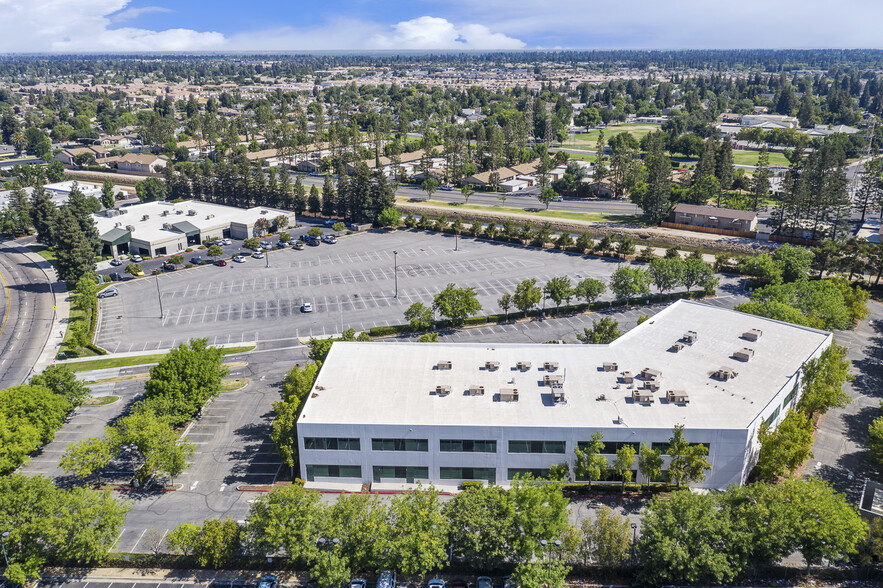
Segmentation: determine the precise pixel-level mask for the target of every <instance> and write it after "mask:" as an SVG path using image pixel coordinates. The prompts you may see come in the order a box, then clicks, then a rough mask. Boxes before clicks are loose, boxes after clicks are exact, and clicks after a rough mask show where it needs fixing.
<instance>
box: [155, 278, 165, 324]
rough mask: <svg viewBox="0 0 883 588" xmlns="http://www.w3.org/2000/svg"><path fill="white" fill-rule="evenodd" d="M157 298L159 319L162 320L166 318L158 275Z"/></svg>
mask: <svg viewBox="0 0 883 588" xmlns="http://www.w3.org/2000/svg"><path fill="white" fill-rule="evenodd" d="M156 297H157V299H158V300H159V319H160V320H162V319H164V318H165V313H164V312H163V311H162V294H160V291H159V274H157V275H156Z"/></svg>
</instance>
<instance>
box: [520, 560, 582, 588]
mask: <svg viewBox="0 0 883 588" xmlns="http://www.w3.org/2000/svg"><path fill="white" fill-rule="evenodd" d="M569 573H570V566H568V565H565V564H563V563H561V562H560V561H552V562H550V563H549V564H546V563H545V562H544V561H542V560H538V561H534V562H524V563H520V564H518V565H517V566H515V570H513V572H512V581H513V582H514V583H515V585H516V586H519V587H520V588H564V587H565V586H566V582H565V580H566V579H567V574H569Z"/></svg>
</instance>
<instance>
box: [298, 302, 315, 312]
mask: <svg viewBox="0 0 883 588" xmlns="http://www.w3.org/2000/svg"><path fill="white" fill-rule="evenodd" d="M300 311H301V312H313V303H312V302H304V303H303V304H302V305H301V307H300Z"/></svg>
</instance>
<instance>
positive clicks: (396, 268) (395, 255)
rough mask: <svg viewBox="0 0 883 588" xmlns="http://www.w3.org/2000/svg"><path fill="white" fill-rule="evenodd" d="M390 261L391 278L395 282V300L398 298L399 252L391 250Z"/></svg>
mask: <svg viewBox="0 0 883 588" xmlns="http://www.w3.org/2000/svg"><path fill="white" fill-rule="evenodd" d="M392 260H393V276H394V277H395V281H396V298H398V297H399V252H398V251H396V250H395V249H393V251H392Z"/></svg>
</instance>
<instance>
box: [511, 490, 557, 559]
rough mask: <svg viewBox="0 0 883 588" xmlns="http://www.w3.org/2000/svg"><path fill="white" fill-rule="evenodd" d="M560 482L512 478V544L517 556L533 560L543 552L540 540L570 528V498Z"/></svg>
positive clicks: (555, 535)
mask: <svg viewBox="0 0 883 588" xmlns="http://www.w3.org/2000/svg"><path fill="white" fill-rule="evenodd" d="M561 488H562V485H561V482H552V481H549V482H546V481H543V480H535V479H533V478H532V477H530V476H527V477H524V478H520V477H517V478H516V479H514V480H512V487H511V489H510V490H509V492H510V493H511V495H512V500H513V502H514V503H515V517H514V518H513V519H512V525H513V531H512V535H510V540H509V545H510V547H511V548H512V550H513V551H514V553H515V556H516V557H519V558H522V559H525V560H530V559H531V558H532V557H533V556H535V555H541V554H542V552H543V548H542V545H540V540H541V539H544V538H547V537H558V536H559V535H560V534H561V533H562V532H563V531H564V530H565V529H567V527H568V518H567V510H568V509H567V504H568V500H567V498H565V497H564V494H563V493H562V491H561Z"/></svg>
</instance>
